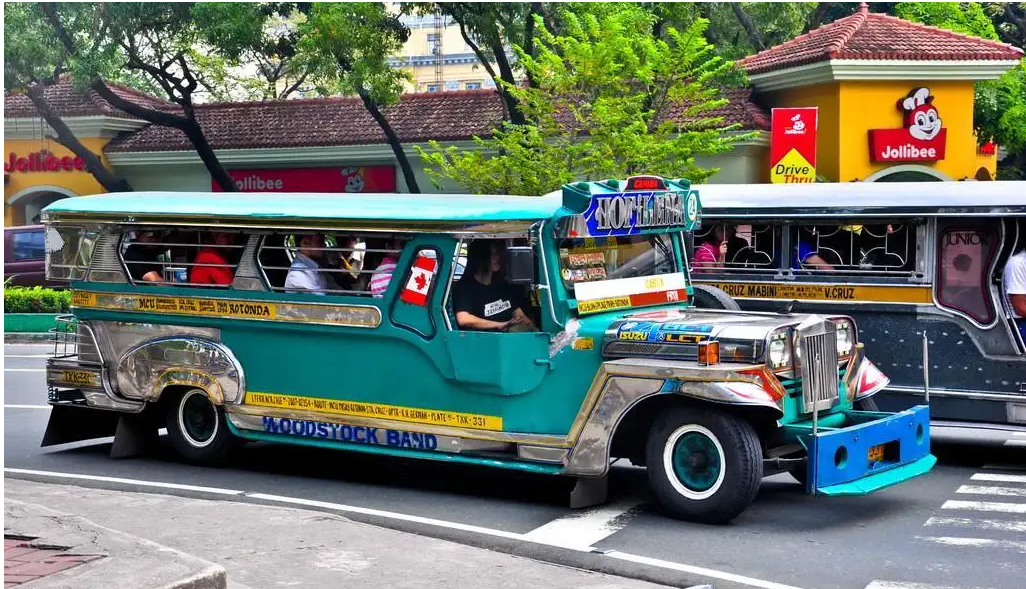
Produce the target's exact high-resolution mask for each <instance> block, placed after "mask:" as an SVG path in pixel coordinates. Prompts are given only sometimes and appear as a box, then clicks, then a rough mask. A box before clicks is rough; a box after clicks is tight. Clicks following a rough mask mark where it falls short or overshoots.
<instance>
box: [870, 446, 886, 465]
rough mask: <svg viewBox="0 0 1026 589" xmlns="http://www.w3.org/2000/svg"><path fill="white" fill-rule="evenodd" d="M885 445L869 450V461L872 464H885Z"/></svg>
mask: <svg viewBox="0 0 1026 589" xmlns="http://www.w3.org/2000/svg"><path fill="white" fill-rule="evenodd" d="M884 445H885V444H880V445H879V446H873V447H872V448H870V449H869V461H870V462H883V459H884Z"/></svg>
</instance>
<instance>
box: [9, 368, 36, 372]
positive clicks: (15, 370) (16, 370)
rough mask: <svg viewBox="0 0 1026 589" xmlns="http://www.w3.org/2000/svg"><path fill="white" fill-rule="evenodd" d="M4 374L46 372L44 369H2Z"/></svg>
mask: <svg viewBox="0 0 1026 589" xmlns="http://www.w3.org/2000/svg"><path fill="white" fill-rule="evenodd" d="M4 372H46V369H45V368H4Z"/></svg>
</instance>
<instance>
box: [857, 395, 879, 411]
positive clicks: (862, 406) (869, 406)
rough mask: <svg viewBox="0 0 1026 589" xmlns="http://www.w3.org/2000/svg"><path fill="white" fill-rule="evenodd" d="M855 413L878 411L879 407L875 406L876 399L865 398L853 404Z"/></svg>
mask: <svg viewBox="0 0 1026 589" xmlns="http://www.w3.org/2000/svg"><path fill="white" fill-rule="evenodd" d="M854 407H855V410H856V411H879V410H880V407H879V406H877V404H876V399H874V398H873V397H867V398H865V399H859V400H858V401H855V404H854Z"/></svg>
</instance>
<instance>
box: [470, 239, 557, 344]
mask: <svg viewBox="0 0 1026 589" xmlns="http://www.w3.org/2000/svg"><path fill="white" fill-rule="evenodd" d="M508 245H509V243H508V242H506V241H504V240H499V239H475V240H473V241H471V242H470V243H469V244H468V245H467V250H466V251H467V255H466V267H465V268H464V270H463V272H462V275H461V276H460V277H459V278H455V277H454V278H453V283H452V299H451V300H452V313H453V316H454V317H455V319H456V326H457V328H458V329H461V330H468V331H498V332H507V331H537V329H538V328H537V327H536V323H535V321H537V314H536V313H534V312H533V310H534V306H535V305H534V304H533V302H532V300H531V297H530V293H529V289H528V288H527V287H525V286H522V285H517V284H510V283H508V282H506V279H505V263H506V247H507V246H508ZM457 259H459V256H458V255H457Z"/></svg>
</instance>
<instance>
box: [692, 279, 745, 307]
mask: <svg viewBox="0 0 1026 589" xmlns="http://www.w3.org/2000/svg"><path fill="white" fill-rule="evenodd" d="M694 289H695V295H694V300H693V301H692V302H693V303H694V305H695V306H696V307H698V308H699V309H723V310H726V311H740V310H741V305H738V304H737V301H735V300H734V299H733V298H731V296H730V295H729V294H727V293H726V291H724V290H722V289H719V288H716V287H715V286H710V285H708V284H695V285H694Z"/></svg>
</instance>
